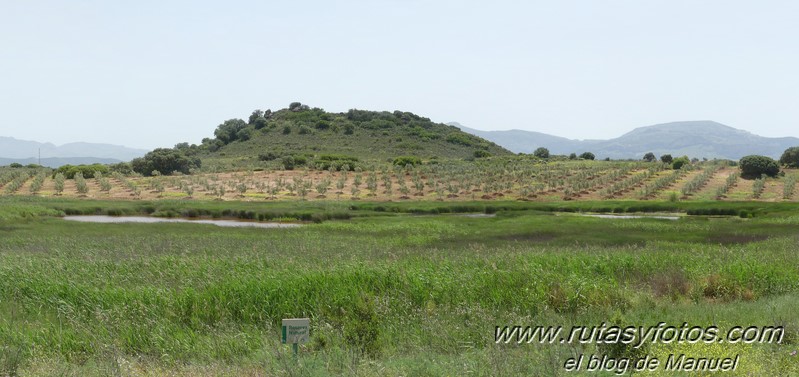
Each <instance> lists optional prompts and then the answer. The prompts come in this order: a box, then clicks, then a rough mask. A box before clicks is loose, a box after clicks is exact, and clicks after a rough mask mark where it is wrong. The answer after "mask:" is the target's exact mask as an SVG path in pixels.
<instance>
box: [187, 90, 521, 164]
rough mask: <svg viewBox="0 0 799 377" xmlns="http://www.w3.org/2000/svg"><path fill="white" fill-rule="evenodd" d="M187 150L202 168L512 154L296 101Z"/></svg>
mask: <svg viewBox="0 0 799 377" xmlns="http://www.w3.org/2000/svg"><path fill="white" fill-rule="evenodd" d="M179 147H180V146H179ZM183 147H186V146H185V145H184V146H183ZM192 149H195V150H196V151H197V156H198V157H200V158H201V159H202V160H203V165H204V166H207V165H208V164H209V163H210V164H213V165H219V166H253V165H258V164H260V163H261V162H268V161H278V160H282V159H284V158H285V157H287V156H292V157H294V158H297V159H299V160H303V159H304V160H315V159H316V160H318V159H320V158H321V159H331V158H332V159H342V158H343V159H347V158H350V159H357V160H358V161H362V162H364V161H381V162H382V161H388V160H393V159H395V158H397V157H401V156H414V157H418V158H420V159H422V160H429V159H447V158H481V157H486V156H496V155H509V154H511V152H510V151H508V150H506V149H504V148H502V147H500V146H498V145H496V144H494V143H492V142H490V141H487V140H485V139H482V138H480V137H477V136H474V135H470V134H468V133H465V132H463V131H461V130H459V129H458V128H457V127H452V126H448V125H445V124H440V123H434V122H432V121H430V119H428V118H424V117H420V116H418V115H415V114H412V113H408V112H402V111H394V112H387V111H383V112H377V111H364V110H350V111H348V112H346V113H329V112H326V111H324V110H322V109H319V108H310V107H308V106H306V105H302V104H301V103H299V102H295V103H292V104H291V105H290V106H289V108H286V109H282V110H278V111H275V112H272V111H270V110H266V111H260V110H255V111H254V112H253V113H252V114H251V115H250V116H249V118H248V119H247V120H244V119H230V120H227V121H225V122H223V123H222V124H220V125H219V126H218V127H217V129H216V130H215V132H214V138H206V139H203V142H202V144H201V145H199V146H197V147H196V148H192ZM331 156H333V157H331Z"/></svg>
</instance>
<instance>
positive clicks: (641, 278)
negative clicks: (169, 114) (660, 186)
mask: <svg viewBox="0 0 799 377" xmlns="http://www.w3.org/2000/svg"><path fill="white" fill-rule="evenodd" d="M133 205H134V204H130V203H125V204H119V206H120V207H115V208H112V207H113V202H107V203H103V202H86V201H71V202H70V201H60V202H59V201H55V202H54V201H46V200H34V199H31V200H24V201H21V200H17V201H5V202H3V206H2V209H0V376H5V375H67V376H72V375H74V376H84V375H192V376H193V375H196V376H200V375H231V376H233V375H236V376H238V375H331V374H332V375H376V376H377V375H409V376H428V375H545V376H548V375H566V374H567V373H566V372H565V371H564V369H563V364H564V362H565V360H566V359H567V358H570V357H574V356H576V355H579V354H585V355H586V357H588V356H589V355H591V354H608V353H610V352H611V351H609V350H608V349H606V348H602V347H598V346H597V345H596V344H543V345H542V344H515V343H512V344H496V343H495V342H494V332H495V326H506V325H532V326H535V325H561V326H571V325H599V324H600V323H602V322H613V323H618V324H622V325H625V326H626V325H640V326H650V325H655V324H657V323H658V322H661V321H665V322H667V323H669V324H673V325H677V326H679V325H680V324H682V323H683V322H689V323H690V324H692V325H694V324H695V325H700V326H707V325H713V324H715V325H718V326H719V327H720V328H722V329H727V328H730V327H732V326H736V325H740V326H750V325H758V326H765V325H771V326H785V328H786V335H785V337H784V339H783V340H782V342H781V344H749V345H729V344H724V345H721V344H652V345H649V346H647V347H645V349H644V351H645V354H647V355H652V356H655V357H659V358H661V359H664V360H665V358H666V356H668V355H669V354H671V353H686V354H688V355H689V356H692V357H727V356H735V355H740V364H739V366H738V368H737V370H736V371H735V372H734V373H725V375H755V376H760V375H763V376H770V375H797V374H799V357H797V356H795V351H796V350H797V349H799V317H797V315H796V308H797V307H799V253H797V246H798V245H797V241H798V240H799V239H798V238H797V235H799V234H797V231H796V230H797V225H799V212H794V211H793V210H792V208H791V207H790V206H789V205H787V204H785V205H775V206H773V207H770V209H769V207H768V206H766V209H765V210H764V209H763V208H764V207H761V204H758V205H757V206H756V207H751V206H750V207H746V205H744V204H735V203H723V204H712V205H711V207H710V208H712V206H715V205H723V206H724V208H728V209H730V212H731V213H732V212H733V211H732V210H733V209H735V210H737V207H736V206H740V207H741V208H742V209H743V210H745V211H747V212H745V214H747V215H748V214H756V216H754V218H741V217H740V216H735V217H729V218H707V217H700V216H696V217H693V216H691V217H686V218H681V219H680V220H678V221H669V220H655V219H629V220H607V219H599V218H587V217H581V216H578V215H577V214H572V213H555V212H552V211H548V210H546V208H539V207H534V206H532V205H530V206H531V207H529V208H525V207H524V206H525V204H508V206H507V207H506V208H503V207H499V208H493V209H492V210H490V211H485V208H483V209H484V211H482V212H496V217H490V218H485V217H482V218H474V217H466V216H459V215H456V214H443V215H418V214H419V213H435V212H442V211H440V210H436V211H432V210H429V211H421V210H419V211H412V210H411V209H412V208H417V209H419V208H425V209H430V208H439V207H441V208H443V206H445V204H435V203H427V204H418V205H417V207H413V206H414V205H415V204H397V205H396V206H397V208H398V209H396V210H394V209H392V208H394V207H392V205H379V204H360V205H361V206H362V207H360V208H358V209H356V210H353V209H352V208H351V206H347V205H344V204H340V203H339V204H330V206H333V207H326V204H313V205H311V204H307V203H296V204H294V205H296V208H300V209H302V210H304V211H310V212H312V213H314V214H320V213H328V212H339V211H348V212H347V213H350V214H355V215H354V216H347V217H348V218H350V219H349V220H332V221H323V222H322V223H318V224H317V223H312V224H309V225H307V226H305V227H302V228H295V229H233V228H218V227H214V226H210V225H195V224H85V223H72V222H67V221H64V220H62V219H59V218H57V217H56V216H57V215H59V214H60V213H63V211H64V210H69V211H73V210H74V211H75V212H76V213H96V212H100V213H103V212H104V211H105V212H107V211H108V209H109V208H111V209H113V210H119V211H120V213H128V212H126V211H123V210H124V209H126V208H130V207H129V206H133ZM163 205H168V204H163ZM205 205H207V206H221V205H222V204H216V203H207V204H205ZM225 205H227V206H229V207H231V208H232V207H236V206H237V205H238V204H235V203H226V204H225ZM279 205H281V206H287V208H288V207H291V206H292V203H282V204H279ZM458 205H459V206H463V204H458ZM552 205H553V206H557V205H562V206H563V208H567V209H568V208H572V209H573V210H580V209H583V208H582V207H579V206H590V205H591V204H590V203H589V204H579V205H578V204H573V203H561V204H552ZM647 205H653V204H651V203H648V204H647ZM663 205H675V204H666V203H664V204H663ZM676 205H678V206H679V205H680V204H676ZM691 205H692V206H699V205H700V204H691ZM241 206H242V207H244V206H246V204H241ZM378 206H380V207H382V208H375V207H378ZM403 206H404V207H403ZM574 206H577V207H574ZM607 206H609V207H608V208H611V210H612V209H613V208H616V207H624V206H628V207H629V205H628V204H624V203H617V204H614V203H609V204H607ZM762 206H765V204H763V205H762ZM81 208H83V209H86V210H85V211H80V210H79V209H81ZM459 208H460V207H459ZM563 208H561V209H563ZM696 208H699V207H696ZM696 208H695V209H696ZM98 209H99V210H98ZM184 209H185V208H184ZM190 209H194V210H201V209H203V208H190ZM205 209H208V210H209V211H211V210H214V208H205ZM217 209H218V210H220V211H223V209H222V208H217ZM273 209H274V210H275V211H277V209H275V208H273ZM450 209H451V208H450ZM676 209H677V210H680V211H683V212H684V211H689V210H690V209H691V208H676ZM154 210H159V209H158V208H156V209H154ZM161 210H165V209H164V208H161ZM174 210H175V212H176V213H179V214H182V212H180V211H179V209H174ZM262 210H263V211H264V213H266V212H268V211H267V210H268V209H262ZM135 212H136V211H133V210H131V213H135ZM256 212H257V211H256ZM413 212H416V213H417V215H414V214H413ZM443 212H458V211H451V210H450V211H443ZM619 212H622V211H619ZM363 213H365V214H366V215H365V216H360V215H359V214H363ZM735 213H736V214H737V212H735ZM367 215H368V216H367ZM377 215H380V216H377ZM319 216H321V215H319ZM342 217H343V216H342ZM744 217H748V216H744ZM327 218H328V217H324V216H323V217H320V218H319V219H321V220H327ZM331 218H335V217H331ZM290 317H309V318H311V326H312V334H311V341H310V342H309V343H307V344H305V345H303V346H302V347H301V350H300V356H299V358H298V359H296V360H295V359H293V358H292V356H291V352H290V347H287V346H284V345H282V344H280V342H279V339H280V338H279V330H280V320H281V318H290ZM792 353H793V355H792ZM582 373H584V374H587V375H603V374H601V373H599V374H597V373H588V372H585V371H584V372H582ZM570 374H574V373H570ZM606 374H607V375H613V373H612V372H607V373H606ZM645 375H672V374H671V373H666V372H663V371H657V372H654V373H649V374H645Z"/></svg>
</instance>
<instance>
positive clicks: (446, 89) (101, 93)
mask: <svg viewBox="0 0 799 377" xmlns="http://www.w3.org/2000/svg"><path fill="white" fill-rule="evenodd" d="M797 17H799V2H796V1H768V0H764V1H733V0H718V1H697V0H689V1H680V0H667V1H656V0H627V1H614V0H591V1H570V0H551V1H496V0H495V1H463V0H461V1H432V0H430V1H416V0H392V1H380V0H363V1H281V2H272V1H230V0H229V1H224V2H222V1H213V2H211V1H169V0H158V1H142V0H140V1H124V2H123V1H106V0H94V1H87V0H83V1H81V0H72V1H63V0H57V1H56V0H53V1H40V0H25V1H10V0H8V1H2V2H0V106H1V107H0V136H13V137H16V138H18V139H28V140H37V141H50V142H54V143H56V144H62V143H66V142H72V141H90V142H106V143H114V144H123V145H127V146H132V147H142V148H155V147H161V146H172V145H174V144H175V143H178V142H181V141H188V142H192V143H199V142H200V140H201V139H202V138H203V137H208V136H211V135H212V134H213V131H214V129H215V128H216V126H217V125H218V124H219V123H221V122H222V121H224V120H225V119H229V118H246V117H247V116H248V115H249V114H250V112H251V111H252V110H253V109H256V108H260V109H267V108H271V109H273V110H275V109H280V108H284V107H287V106H288V104H289V103H290V102H292V101H301V102H302V103H305V104H308V105H310V106H314V107H321V108H324V109H326V110H328V111H336V112H341V111H347V110H348V109H350V108H359V109H366V110H388V111H393V110H403V111H411V112H413V113H416V114H419V115H422V116H426V117H429V118H431V119H432V120H434V121H438V122H449V121H457V122H460V123H461V124H463V125H466V126H469V127H473V128H477V129H484V130H502V129H511V128H517V129H525V130H531V131H540V132H545V133H550V134H554V135H559V136H565V137H569V138H579V139H585V138H611V137H616V136H619V135H621V134H623V133H625V132H627V131H630V130H631V129H633V128H635V127H640V126H646V125H652V124H656V123H663V122H669V121H677V120H704V119H711V120H716V121H719V122H722V123H725V124H727V125H729V126H732V127H736V128H741V129H745V130H747V131H750V132H753V133H757V134H760V135H764V136H799V103H797V102H798V101H799V41H798V38H799V21H798V20H797Z"/></svg>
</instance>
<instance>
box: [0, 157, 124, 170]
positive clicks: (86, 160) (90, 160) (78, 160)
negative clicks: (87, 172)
mask: <svg viewBox="0 0 799 377" xmlns="http://www.w3.org/2000/svg"><path fill="white" fill-rule="evenodd" d="M117 162H122V160H117V159H114V158H97V157H46V158H42V159H41V160H39V159H38V158H0V166H6V165H10V164H13V163H18V164H22V165H29V164H41V165H42V166H47V167H50V168H58V167H61V166H64V165H82V164H86V165H91V164H114V163H117Z"/></svg>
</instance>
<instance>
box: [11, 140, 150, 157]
mask: <svg viewBox="0 0 799 377" xmlns="http://www.w3.org/2000/svg"><path fill="white" fill-rule="evenodd" d="M40 151H41V157H42V163H44V159H46V158H74V157H82V158H95V159H101V160H114V161H130V160H132V159H134V158H136V157H141V156H143V155H144V154H145V153H147V151H146V150H144V149H135V148H128V147H125V146H121V145H112V144H101V143H83V142H78V143H68V144H64V145H55V144H52V143H40V142H37V141H29V140H18V139H15V138H13V137H4V136H0V158H5V159H14V160H19V159H37V158H38V157H39V152H40Z"/></svg>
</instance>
